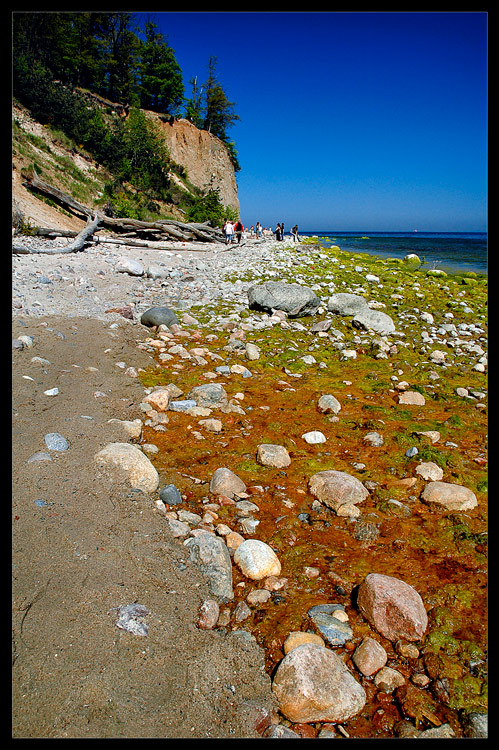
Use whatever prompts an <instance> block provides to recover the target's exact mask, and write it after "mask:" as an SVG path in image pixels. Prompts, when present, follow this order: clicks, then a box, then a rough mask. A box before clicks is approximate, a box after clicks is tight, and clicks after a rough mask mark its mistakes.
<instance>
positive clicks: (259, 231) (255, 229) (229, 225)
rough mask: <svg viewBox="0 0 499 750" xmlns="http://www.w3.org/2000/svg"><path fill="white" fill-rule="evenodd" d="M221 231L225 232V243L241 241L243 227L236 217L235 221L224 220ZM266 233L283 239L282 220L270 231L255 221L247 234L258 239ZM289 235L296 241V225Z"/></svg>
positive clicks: (277, 238)
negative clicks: (254, 224)
mask: <svg viewBox="0 0 499 750" xmlns="http://www.w3.org/2000/svg"><path fill="white" fill-rule="evenodd" d="M223 232H224V234H225V244H226V245H230V244H231V243H232V242H234V240H237V242H238V243H239V242H241V237H242V234H243V232H244V227H243V224H242V222H241V220H240V219H238V220H237V221H236V222H232V221H226V222H225V224H224V226H223ZM268 234H275V237H276V240H283V239H284V222H281V223H278V224H277V225H276V228H275V229H274V231H273V232H272V230H271V228H270V227H269V228H268V229H265V228H264V227H262V225H261V224H260V222H259V221H257V222H256V226H253V224H252V225H251V227H250V229H249V235H250V237H253V236H256V239H257V240H258V239H260V237H262V236H263V235H268ZM291 236H292V237H293V242H298V225H297V224H295V226H294V227H293V228H292V229H291Z"/></svg>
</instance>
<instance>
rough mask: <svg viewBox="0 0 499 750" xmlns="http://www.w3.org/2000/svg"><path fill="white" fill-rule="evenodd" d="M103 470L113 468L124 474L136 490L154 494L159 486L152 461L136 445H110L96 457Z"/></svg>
mask: <svg viewBox="0 0 499 750" xmlns="http://www.w3.org/2000/svg"><path fill="white" fill-rule="evenodd" d="M94 461H95V462H96V464H97V465H98V466H100V467H101V468H104V469H106V468H109V467H113V468H116V469H118V470H119V471H121V472H123V473H124V474H125V476H126V478H127V479H128V481H129V482H130V484H131V486H132V487H134V488H135V489H139V490H142V492H154V491H155V490H157V488H158V485H159V475H158V472H157V471H156V469H155V468H154V466H153V465H152V463H151V461H150V460H149V459H148V458H147V456H145V455H144V453H143V452H142V451H141V450H140V449H139V448H137V446H135V445H130V443H109V445H106V446H105V448H102V450H100V451H99V452H98V453H96V454H95V456H94Z"/></svg>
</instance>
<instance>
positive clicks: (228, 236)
mask: <svg viewBox="0 0 499 750" xmlns="http://www.w3.org/2000/svg"><path fill="white" fill-rule="evenodd" d="M224 232H225V243H226V244H227V245H230V243H231V242H232V235H233V234H234V225H233V223H232V222H231V221H227V222H226V223H225V226H224Z"/></svg>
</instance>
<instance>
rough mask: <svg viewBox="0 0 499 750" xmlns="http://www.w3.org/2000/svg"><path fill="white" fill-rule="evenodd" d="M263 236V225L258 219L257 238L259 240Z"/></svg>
mask: <svg viewBox="0 0 499 750" xmlns="http://www.w3.org/2000/svg"><path fill="white" fill-rule="evenodd" d="M261 236H262V225H261V224H260V222H259V221H257V222H256V238H257V240H259V239H260V237H261Z"/></svg>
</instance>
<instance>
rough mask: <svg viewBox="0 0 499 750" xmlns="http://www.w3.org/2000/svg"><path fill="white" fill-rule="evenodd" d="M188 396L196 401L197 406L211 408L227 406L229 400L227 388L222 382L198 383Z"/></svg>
mask: <svg viewBox="0 0 499 750" xmlns="http://www.w3.org/2000/svg"><path fill="white" fill-rule="evenodd" d="M187 398H188V399H192V400H193V401H195V402H196V405H197V406H205V407H208V408H210V409H213V408H217V407H220V406H225V405H226V404H227V401H228V398H227V393H226V391H225V388H224V387H223V386H222V385H221V384H220V383H205V384H204V385H197V386H195V387H194V388H192V390H191V391H190V392H189V393H188V394H187Z"/></svg>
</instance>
